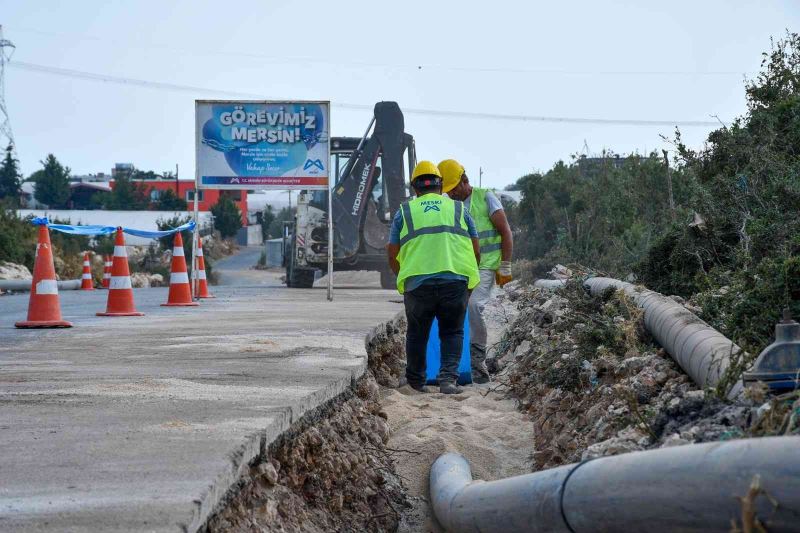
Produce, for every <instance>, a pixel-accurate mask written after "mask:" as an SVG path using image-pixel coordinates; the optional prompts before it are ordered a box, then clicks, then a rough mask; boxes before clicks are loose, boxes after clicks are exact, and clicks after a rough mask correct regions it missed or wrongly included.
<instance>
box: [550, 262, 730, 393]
mask: <svg viewBox="0 0 800 533" xmlns="http://www.w3.org/2000/svg"><path fill="white" fill-rule="evenodd" d="M564 283H566V281H564V280H536V282H535V283H534V287H537V288H540V289H546V290H555V289H557V288H559V287H561V286H563V285H564ZM584 285H585V287H586V288H587V289H588V290H589V291H590V292H591V293H592V294H593V295H595V296H597V295H600V294H602V293H603V292H604V291H606V290H608V289H611V288H613V289H615V290H622V291H624V292H625V294H626V295H627V296H628V297H629V298H631V299H632V300H633V301H634V302H635V303H636V305H638V306H639V307H640V308H641V309H642V310H643V311H644V325H645V327H646V328H647V331H649V332H650V334H651V335H652V336H653V338H654V339H655V340H656V342H658V344H660V345H661V346H663V347H664V349H665V350H666V351H667V353H669V355H670V356H671V357H672V358H673V359H674V360H675V362H677V363H678V365H680V367H681V368H682V369H683V371H684V372H686V374H688V375H689V377H691V378H692V380H693V381H694V382H695V383H696V384H697V385H698V386H700V387H703V388H705V387H715V386H716V385H717V384H719V382H720V380H721V379H722V378H723V376H724V375H725V371H726V370H727V369H728V367H729V366H730V364H731V356H733V355H736V354H739V353H740V352H741V351H742V349H741V348H739V346H737V345H736V344H735V343H734V342H733V341H731V340H730V339H728V338H727V337H725V335H723V334H722V333H720V332H719V331H717V330H716V329H714V328H712V327H711V326H709V325H708V324H706V323H705V322H703V321H702V320H701V319H700V318H698V317H697V316H696V315H695V314H694V313H692V312H691V311H689V310H688V309H686V308H685V307H684V306H682V305H680V304H679V303H677V302H675V301H674V300H672V299H671V298H667V297H666V296H664V295H663V294H660V293H658V292H655V291H651V290H647V289H644V288H639V287H637V286H635V285H633V284H632V283H628V282H626V281H620V280H618V279H613V278H602V277H597V278H589V279H587V280H586V281H585V282H584ZM743 390H744V387H743V384H742V382H741V380H740V381H739V382H738V383H734V384H733V385H732V387H731V389H730V391H729V392H728V398H731V399H733V398H736V397H738V396H739V395H740V394H741V393H742V392H743Z"/></svg>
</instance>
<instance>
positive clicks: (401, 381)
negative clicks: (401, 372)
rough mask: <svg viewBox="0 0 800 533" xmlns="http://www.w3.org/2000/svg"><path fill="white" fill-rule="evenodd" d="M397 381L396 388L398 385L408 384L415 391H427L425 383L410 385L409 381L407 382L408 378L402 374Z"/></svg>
mask: <svg viewBox="0 0 800 533" xmlns="http://www.w3.org/2000/svg"><path fill="white" fill-rule="evenodd" d="M397 381H398V383H397V388H398V389H399V388H400V387H402V386H404V385H408V386H409V387H411V388H412V389H414V390H415V391H417V392H428V391H427V390H425V384H424V383H423V384H422V385H412V384H411V383H409V382H408V379H406V377H405V376H402V377H401V378H400V379H398V380H397Z"/></svg>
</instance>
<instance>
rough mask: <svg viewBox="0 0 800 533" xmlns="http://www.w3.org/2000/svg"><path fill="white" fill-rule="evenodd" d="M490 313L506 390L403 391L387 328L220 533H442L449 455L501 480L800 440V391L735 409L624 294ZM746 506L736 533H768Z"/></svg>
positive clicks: (497, 382)
mask: <svg viewBox="0 0 800 533" xmlns="http://www.w3.org/2000/svg"><path fill="white" fill-rule="evenodd" d="M679 303H680V302H679ZM687 307H688V304H687ZM486 315H487V323H488V326H489V332H490V334H489V344H490V347H491V353H490V355H494V359H493V369H492V370H493V371H494V372H495V376H494V381H493V383H492V384H490V385H489V386H472V387H467V388H466V390H465V393H464V394H462V395H458V396H444V395H441V394H438V393H437V392H436V390H435V389H433V388H430V391H429V393H427V394H424V393H419V392H417V391H414V390H413V389H411V388H410V387H408V386H402V387H401V386H399V385H400V377H401V376H402V375H403V373H404V366H405V362H404V346H403V344H404V338H405V319H404V317H403V316H402V315H398V316H397V317H395V318H394V319H393V320H391V321H389V322H386V323H382V324H380V325H378V326H377V327H376V328H375V329H374V330H373V331H372V332H371V333H370V334H369V335H367V338H366V350H367V354H368V363H369V364H368V371H367V373H366V374H365V375H364V376H363V377H362V378H361V379H359V380H358V381H357V382H356V383H355V384H354V386H353V387H352V388H351V389H349V390H348V391H347V392H346V393H344V394H343V395H341V396H340V397H339V398H336V399H335V400H332V401H331V402H329V403H328V404H326V405H324V406H321V407H319V408H318V409H316V410H315V411H313V412H312V413H310V414H308V415H306V416H305V417H303V419H302V420H301V421H300V422H299V423H298V424H296V425H295V427H293V428H292V429H291V430H290V431H289V432H287V433H286V434H284V435H283V436H282V437H281V438H280V439H279V440H278V441H276V442H275V443H273V444H272V445H271V446H270V447H269V449H268V450H267V452H266V454H265V455H264V456H263V457H261V458H259V459H258V460H257V461H256V462H255V463H254V464H252V465H251V467H250V471H249V474H248V475H247V476H246V477H245V478H244V479H242V480H241V481H240V482H239V484H238V485H237V486H236V487H234V488H233V489H232V490H231V491H230V493H229V495H228V497H227V499H226V503H225V505H224V506H223V507H222V508H221V509H220V510H219V511H218V512H217V513H216V514H215V515H213V517H212V518H211V519H210V520H209V521H208V523H207V525H206V527H205V531H208V532H211V531H286V532H290V531H401V532H412V531H413V532H417V531H426V532H428V531H430V532H438V531H441V528H440V526H439V525H438V524H437V522H436V520H435V519H434V517H433V513H432V511H431V507H430V504H429V502H430V497H429V492H428V475H429V471H430V466H431V464H432V463H433V461H434V460H435V459H436V458H437V457H438V456H439V455H441V454H442V453H445V452H457V453H459V454H461V455H462V456H464V457H465V458H466V459H467V460H468V461H469V463H470V466H471V468H472V472H473V476H474V478H475V479H482V480H486V481H490V480H495V479H502V478H507V477H509V476H514V475H520V474H527V473H529V472H532V471H537V470H542V469H547V468H552V467H555V466H559V465H564V464H568V463H574V462H579V461H582V460H587V459H591V458H595V457H601V456H608V455H616V454H620V453H626V452H630V451H637V450H647V449H653V448H663V447H670V446H680V445H685V444H691V443H700V442H709V441H724V440H729V439H735V438H752V437H761V436H771V435H793V434H798V433H800V427H799V426H800V395H797V394H795V396H792V397H779V398H771V399H770V398H767V397H766V396H765V395H764V394H763V393H760V392H759V391H757V390H756V391H751V392H749V393H748V395H747V396H746V397H742V398H738V399H737V400H735V401H730V400H727V399H725V398H721V397H719V396H717V395H715V394H714V391H713V390H710V389H709V390H702V389H700V388H699V387H698V386H697V385H695V384H694V383H693V382H692V381H691V380H690V379H689V378H688V376H686V374H684V373H683V372H682V371H681V369H680V367H679V366H678V365H677V364H676V363H675V362H674V361H672V359H671V358H670V357H669V356H668V355H667V354H666V353H665V352H664V350H663V349H660V348H659V347H658V346H657V345H656V344H655V343H654V341H653V339H652V338H651V337H650V336H649V335H648V334H647V332H646V331H645V329H644V326H643V320H642V313H641V311H640V310H639V309H638V308H637V307H636V305H635V304H633V303H632V302H631V301H630V300H629V299H627V298H626V297H625V295H624V294H622V293H615V294H612V293H608V294H604V295H603V296H591V295H589V294H587V293H586V292H585V291H584V290H583V289H582V288H581V287H580V284H574V285H571V286H568V287H566V288H565V289H563V290H561V291H559V292H557V293H552V292H548V291H541V290H538V289H534V288H532V287H529V286H523V285H520V284H514V285H511V286H509V287H507V289H506V290H505V291H498V293H497V294H496V295H495V298H494V299H493V300H492V301H491V302H490V304H489V305H488V307H487V311H486ZM741 496H745V495H744V494H742V495H741ZM742 502H743V503H742V506H743V507H742V515H741V517H731V524H732V528H733V529H732V531H736V530H738V529H736V528H739V527H742V528H743V529H744V530H745V531H746V530H753V531H755V530H757V529H753V528H755V527H756V521H755V520H757V518H755V517H753V516H750V518H748V516H749V515H747V513H745V512H744V511H745V502H746V500H742ZM751 514H752V513H751Z"/></svg>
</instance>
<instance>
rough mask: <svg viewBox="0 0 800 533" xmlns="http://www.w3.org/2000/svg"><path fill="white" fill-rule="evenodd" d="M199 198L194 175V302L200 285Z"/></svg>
mask: <svg viewBox="0 0 800 533" xmlns="http://www.w3.org/2000/svg"><path fill="white" fill-rule="evenodd" d="M198 196H200V189H199V188H198V187H197V174H196V173H195V176H194V232H193V233H192V296H194V299H195V300H198V301H199V300H200V298H199V297H198V294H199V292H200V291H199V290H198V289H199V284H200V274H199V273H198V272H197V263H198V261H197V250H198V244H200V216H199V215H200V208H199V206H198V203H197V202H198V201H199V198H198Z"/></svg>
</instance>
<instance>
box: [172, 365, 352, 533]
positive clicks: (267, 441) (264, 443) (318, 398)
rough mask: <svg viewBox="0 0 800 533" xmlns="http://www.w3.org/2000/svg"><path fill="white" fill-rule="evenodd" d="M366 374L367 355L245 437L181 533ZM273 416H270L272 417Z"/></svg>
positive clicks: (205, 516) (199, 525) (203, 517)
mask: <svg viewBox="0 0 800 533" xmlns="http://www.w3.org/2000/svg"><path fill="white" fill-rule="evenodd" d="M366 370H367V354H366V352H365V353H364V354H363V357H362V358H361V363H360V364H359V365H358V366H357V367H355V368H353V369H352V370H351V372H350V375H349V376H346V377H342V378H340V379H338V380H336V381H334V382H332V383H330V384H329V385H328V386H326V387H325V388H323V389H320V390H318V391H316V392H313V393H311V394H309V395H308V396H305V397H304V398H302V399H301V400H299V401H297V402H293V403H292V404H291V405H289V406H288V407H285V408H283V409H281V410H280V411H276V412H275V413H274V415H275V419H274V420H273V421H272V423H270V424H269V425H268V426H267V427H266V428H264V429H263V430H262V431H259V432H257V433H253V434H252V435H250V436H248V437H247V439H246V440H245V441H244V442H243V443H242V444H241V445H240V446H239V447H238V448H236V449H234V450H232V451H231V452H230V454H229V459H230V461H231V462H230V469H228V470H225V471H223V472H220V473H219V474H217V476H216V479H215V481H214V482H213V483H212V484H211V486H209V487H208V489H207V490H206V491H205V492H204V493H203V494H202V495H200V497H199V498H197V499H195V500H194V503H195V508H194V510H193V511H192V516H191V519H190V521H189V523H188V525H187V524H179V526H180V528H181V530H182V531H185V532H187V533H194V532H196V531H199V530H200V528H202V527H203V525H205V523H206V521H207V520H208V519H209V517H210V516H211V515H212V514H213V513H214V511H216V510H217V507H218V506H219V504H220V503H221V502H222V501H223V500H224V498H225V495H226V494H227V493H228V490H230V488H231V487H233V486H234V485H235V484H236V483H237V482H238V481H239V479H241V478H242V477H243V476H244V474H245V473H246V472H247V469H248V468H249V465H250V463H251V462H253V460H254V459H256V458H257V457H258V456H259V455H262V454H264V453H266V450H267V448H268V447H269V446H270V445H271V444H272V443H273V442H274V441H275V440H277V439H278V438H279V437H280V436H281V435H283V433H285V432H286V431H287V430H289V429H290V428H291V427H292V426H293V425H294V424H295V423H296V422H298V421H299V420H300V419H301V418H302V417H303V415H305V414H306V413H308V412H310V411H313V410H314V409H316V408H317V407H319V406H320V405H322V404H324V403H327V402H328V401H330V400H333V399H334V398H336V397H338V396H339V395H341V394H342V393H344V392H345V391H347V389H349V388H350V387H351V386H352V385H353V384H354V383H355V382H356V380H358V379H359V378H360V377H361V376H363V375H364V373H365V372H366ZM271 414H272V413H271Z"/></svg>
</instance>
